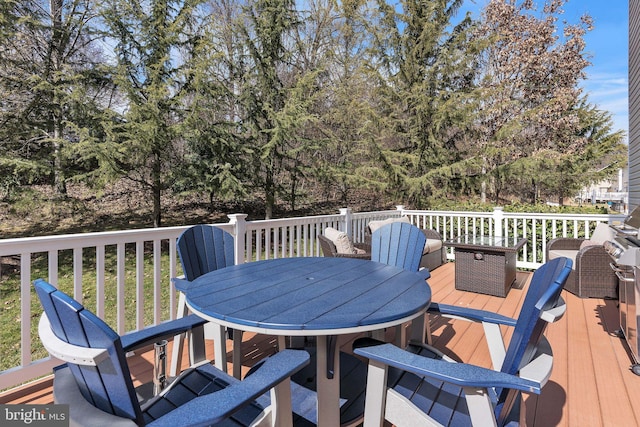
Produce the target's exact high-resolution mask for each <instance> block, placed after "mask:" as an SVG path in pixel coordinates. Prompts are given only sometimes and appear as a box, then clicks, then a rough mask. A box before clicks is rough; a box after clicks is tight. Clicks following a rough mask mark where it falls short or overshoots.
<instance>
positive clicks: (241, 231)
mask: <svg viewBox="0 0 640 427" xmlns="http://www.w3.org/2000/svg"><path fill="white" fill-rule="evenodd" d="M247 216H248V215H247V214H229V215H227V217H229V224H232V225H233V230H234V234H235V236H236V238H235V256H236V264H244V261H245V259H244V253H245V242H246V241H247V240H246V239H247Z"/></svg>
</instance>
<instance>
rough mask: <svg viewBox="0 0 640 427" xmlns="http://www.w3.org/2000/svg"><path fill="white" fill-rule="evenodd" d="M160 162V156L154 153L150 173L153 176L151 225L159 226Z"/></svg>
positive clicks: (160, 207) (160, 220) (160, 218)
mask: <svg viewBox="0 0 640 427" xmlns="http://www.w3.org/2000/svg"><path fill="white" fill-rule="evenodd" d="M160 169H161V164H160V156H159V155H156V158H155V161H154V164H153V166H152V171H151V173H152V174H153V176H152V177H151V180H152V182H153V185H152V191H153V226H154V227H160V225H161V224H162V206H161V200H160V197H161V196H162V176H161V170H160Z"/></svg>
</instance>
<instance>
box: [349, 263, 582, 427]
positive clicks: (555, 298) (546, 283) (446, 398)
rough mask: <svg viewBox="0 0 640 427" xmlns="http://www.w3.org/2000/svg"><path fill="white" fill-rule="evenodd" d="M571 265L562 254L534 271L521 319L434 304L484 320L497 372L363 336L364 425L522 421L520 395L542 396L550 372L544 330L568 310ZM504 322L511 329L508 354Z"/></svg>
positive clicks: (418, 346)
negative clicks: (365, 369) (365, 367)
mask: <svg viewBox="0 0 640 427" xmlns="http://www.w3.org/2000/svg"><path fill="white" fill-rule="evenodd" d="M571 264H572V262H571V260H570V259H568V258H557V259H554V260H552V261H549V262H547V263H546V264H544V265H543V266H542V267H540V268H539V269H538V270H536V272H535V273H534V275H533V278H532V280H531V283H530V285H529V290H528V291H527V295H526V297H525V300H524V302H523V305H522V308H521V311H520V315H519V317H518V318H517V320H516V319H511V318H509V317H505V316H501V315H499V314H496V313H491V312H487V311H482V310H474V309H469V308H464V307H458V306H447V305H443V304H433V308H432V310H433V311H437V312H439V313H441V314H442V315H444V316H451V317H452V318H454V319H468V320H470V321H476V322H482V324H483V325H484V326H485V331H486V333H487V334H486V338H487V344H488V346H489V350H490V352H491V359H492V362H493V367H494V369H495V370H491V369H486V368H483V367H479V366H475V365H471V364H468V363H456V362H455V361H454V360H452V359H450V358H448V357H447V356H445V355H444V354H443V353H442V352H440V351H438V350H437V349H435V348H433V347H431V346H428V345H425V344H422V343H415V344H411V345H409V346H408V347H407V348H406V349H402V348H399V347H396V346H394V345H392V344H384V343H380V342H374V341H373V340H371V339H369V338H365V339H361V340H357V341H356V342H355V343H354V351H355V353H356V354H358V355H360V356H363V357H366V358H368V359H369V373H368V377H367V391H366V396H367V402H366V406H365V415H364V427H370V426H381V425H382V423H383V420H387V421H389V422H390V423H392V424H393V425H395V426H399V427H402V426H406V425H412V426H414V425H444V426H449V425H450V426H456V427H458V426H467V425H473V426H486V425H497V426H504V425H518V422H519V419H520V414H519V411H520V403H521V402H520V401H521V393H522V392H525V393H535V394H539V393H540V392H541V391H542V387H543V386H544V385H545V384H546V382H547V381H548V379H549V376H550V375H551V369H552V367H553V356H552V352H551V348H550V345H549V343H548V341H547V340H546V338H545V337H544V331H545V329H546V326H547V324H548V323H550V322H555V321H557V320H558V319H560V318H561V317H562V316H563V315H564V312H565V309H566V305H565V303H564V300H563V299H562V297H561V295H560V294H561V291H562V289H563V288H564V285H565V282H566V281H567V278H568V277H569V273H570V272H571ZM501 325H503V326H507V327H511V328H513V333H512V335H511V339H510V341H509V343H508V347H506V351H505V346H504V344H503V335H502V334H501V330H500V326H501Z"/></svg>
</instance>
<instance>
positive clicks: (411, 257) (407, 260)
mask: <svg viewBox="0 0 640 427" xmlns="http://www.w3.org/2000/svg"><path fill="white" fill-rule="evenodd" d="M426 242H427V238H426V237H425V235H424V233H423V232H422V230H420V229H419V228H418V227H416V226H415V225H413V224H409V223H406V222H393V223H391V224H387V225H385V226H383V227H380V228H378V229H377V230H376V231H374V232H373V234H372V235H371V261H377V262H381V263H384V264H388V265H393V266H396V267H400V268H402V269H404V270H409V271H418V270H419V269H420V260H421V259H422V253H423V251H424V245H425V243H426ZM421 271H422V274H423V275H424V278H425V279H428V278H429V277H430V276H431V274H430V273H429V270H428V269H426V268H425V269H423V270H421Z"/></svg>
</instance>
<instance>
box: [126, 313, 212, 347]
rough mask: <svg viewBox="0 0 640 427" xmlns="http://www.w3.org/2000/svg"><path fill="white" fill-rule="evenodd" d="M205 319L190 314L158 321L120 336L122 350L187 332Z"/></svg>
mask: <svg viewBox="0 0 640 427" xmlns="http://www.w3.org/2000/svg"><path fill="white" fill-rule="evenodd" d="M205 323H207V321H206V320H204V319H202V318H200V317H198V316H196V315H195V314H191V315H189V316H184V317H181V318H179V319H176V320H170V321H168V322H164V323H160V324H159V325H156V326H151V327H148V328H145V329H142V330H140V331H136V332H131V333H129V334H126V335H123V336H122V337H120V340H121V342H122V347H123V349H124V351H132V350H135V349H137V348H141V347H144V346H146V345H149V344H152V343H154V342H156V341H157V340H158V339H159V338H164V337H173V336H175V335H178V334H181V333H183V332H188V331H190V330H192V329H195V328H197V327H202V326H203V325H204V324H205Z"/></svg>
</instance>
